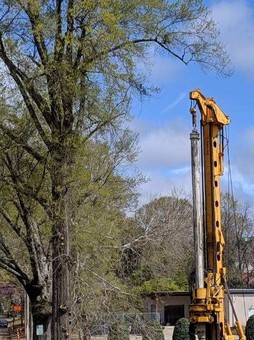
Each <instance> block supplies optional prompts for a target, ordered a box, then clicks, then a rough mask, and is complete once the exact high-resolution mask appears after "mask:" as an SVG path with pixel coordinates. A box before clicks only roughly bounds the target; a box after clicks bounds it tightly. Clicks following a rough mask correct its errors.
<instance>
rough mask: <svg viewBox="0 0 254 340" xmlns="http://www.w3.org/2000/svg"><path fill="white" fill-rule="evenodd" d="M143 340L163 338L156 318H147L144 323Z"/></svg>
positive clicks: (161, 339)
mask: <svg viewBox="0 0 254 340" xmlns="http://www.w3.org/2000/svg"><path fill="white" fill-rule="evenodd" d="M142 339H143V340H164V339H165V338H164V334H163V331H162V328H161V325H160V323H159V321H157V320H148V321H146V322H145V324H144V328H143V333H142Z"/></svg>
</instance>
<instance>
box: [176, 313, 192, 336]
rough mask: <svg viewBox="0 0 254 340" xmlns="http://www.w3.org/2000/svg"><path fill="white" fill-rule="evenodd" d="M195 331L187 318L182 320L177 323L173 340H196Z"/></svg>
mask: <svg viewBox="0 0 254 340" xmlns="http://www.w3.org/2000/svg"><path fill="white" fill-rule="evenodd" d="M194 332H195V330H194V327H193V325H192V324H190V322H189V320H188V319H186V318H181V319H179V320H178V321H177V322H176V325H175V328H174V333H173V340H192V339H195V334H194Z"/></svg>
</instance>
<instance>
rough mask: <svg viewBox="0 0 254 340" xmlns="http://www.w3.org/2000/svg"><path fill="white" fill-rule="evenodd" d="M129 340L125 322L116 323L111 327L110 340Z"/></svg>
mask: <svg viewBox="0 0 254 340" xmlns="http://www.w3.org/2000/svg"><path fill="white" fill-rule="evenodd" d="M120 339H121V340H129V329H128V326H127V325H126V324H125V323H124V322H123V321H120V320H119V321H116V322H114V323H113V324H112V325H111V326H110V327H109V333H108V340H120Z"/></svg>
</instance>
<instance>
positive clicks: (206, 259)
mask: <svg viewBox="0 0 254 340" xmlns="http://www.w3.org/2000/svg"><path fill="white" fill-rule="evenodd" d="M190 99H191V100H192V103H194V104H195V105H194V106H192V107H191V114H192V120H193V131H192V133H191V149H192V189H193V222H194V247H195V257H196V259H195V280H194V286H193V290H192V303H191V305H190V308H189V314H190V321H191V322H192V323H195V324H196V326H197V334H198V338H199V339H208V340H220V339H222V340H233V339H234V335H233V334H232V331H231V328H230V326H229V324H228V323H227V321H226V315H225V314H226V313H225V291H227V284H226V268H225V267H224V265H223V248H224V244H225V241H224V237H223V232H222V228H221V201H220V177H221V176H222V174H223V151H224V136H223V128H224V126H225V125H227V124H229V118H228V117H227V116H226V115H225V114H224V113H223V111H222V110H221V109H220V108H219V107H218V106H217V104H216V103H215V101H214V100H213V99H212V98H205V97H204V96H203V94H202V93H201V92H200V91H199V90H195V91H192V92H190ZM196 106H198V108H199V111H200V115H201V118H200V122H201V125H200V126H201V127H200V132H201V148H200V146H199V145H200V135H199V132H198V130H197V123H196V122H197V117H196V108H195V107H196ZM200 149H201V157H200ZM200 160H202V161H200ZM202 179H203V181H202ZM201 182H203V191H202V188H201V187H202V185H201ZM202 192H203V195H202ZM228 294H229V293H228ZM234 315H235V313H234ZM235 317H236V315H235ZM236 328H237V332H238V335H239V339H241V340H245V335H244V332H243V330H242V327H241V324H240V323H239V321H238V320H237V319H236Z"/></svg>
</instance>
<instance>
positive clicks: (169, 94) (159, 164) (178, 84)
mask: <svg viewBox="0 0 254 340" xmlns="http://www.w3.org/2000/svg"><path fill="white" fill-rule="evenodd" d="M206 4H207V5H209V7H210V8H211V10H212V13H213V18H214V20H215V21H216V22H217V24H218V27H219V29H220V32H221V35H220V40H221V41H222V42H223V43H224V44H225V46H226V49H227V51H228V53H229V56H230V58H231V61H232V65H233V68H234V70H235V72H234V74H233V75H232V76H231V77H229V78H222V77H220V76H218V75H216V74H215V72H210V73H208V74H205V73H203V72H202V71H201V69H200V68H199V66H198V65H194V64H192V65H190V66H185V65H184V64H181V63H180V62H179V61H177V60H173V59H170V58H168V57H166V56H164V57H163V56H157V57H156V58H155V60H154V61H153V66H152V69H151V79H150V80H151V82H152V83H153V84H154V85H157V86H160V87H161V88H162V89H161V92H160V93H159V94H157V95H155V96H153V97H152V98H149V99H147V100H146V101H145V102H143V103H137V102H135V105H134V106H133V113H134V114H135V119H134V121H133V122H132V128H134V129H135V130H136V131H137V132H138V133H139V136H140V137H139V141H140V154H139V157H138V161H137V166H138V168H139V169H140V170H141V171H142V172H143V174H144V175H145V176H147V177H148V178H149V181H148V182H147V183H146V184H144V185H142V186H141V187H140V192H141V194H142V201H143V202H144V201H147V200H150V199H151V198H152V197H154V196H158V195H169V194H170V193H171V192H172V190H174V189H176V190H177V191H181V192H183V193H185V194H189V193H190V192H191V174H190V142H189V134H190V132H191V129H192V125H191V115H190V113H189V108H190V100H189V92H190V91H192V90H194V89H196V88H199V89H200V90H201V91H202V93H203V94H204V95H205V96H206V97H213V98H214V99H215V101H216V103H217V104H218V105H219V106H220V108H221V109H222V110H223V111H224V112H225V113H226V114H227V115H228V116H229V117H230V120H231V123H230V126H229V145H230V147H229V150H230V164H231V167H230V169H231V174H232V183H233V190H234V195H235V196H236V197H237V198H239V199H240V200H241V201H252V202H253V203H254V2H253V1H248V0H222V1H221V0H214V1H213V0H209V1H206ZM227 164H228V160H227V159H225V163H224V165H225V172H224V176H223V179H222V185H223V188H224V190H226V189H227V187H228V182H229V176H228V166H227Z"/></svg>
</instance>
